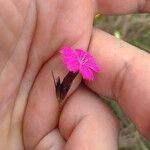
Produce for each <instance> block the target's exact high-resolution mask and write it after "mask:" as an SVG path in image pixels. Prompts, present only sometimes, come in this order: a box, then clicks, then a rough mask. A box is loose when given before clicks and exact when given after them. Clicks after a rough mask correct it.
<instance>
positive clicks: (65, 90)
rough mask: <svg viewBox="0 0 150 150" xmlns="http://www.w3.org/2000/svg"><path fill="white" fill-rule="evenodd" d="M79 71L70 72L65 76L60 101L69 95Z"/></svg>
mask: <svg viewBox="0 0 150 150" xmlns="http://www.w3.org/2000/svg"><path fill="white" fill-rule="evenodd" d="M77 74H78V72H76V73H73V72H68V74H67V75H66V76H65V78H64V79H63V81H62V83H61V86H60V87H61V88H60V101H62V100H63V99H64V98H65V96H66V95H67V93H68V91H69V89H70V87H71V85H72V82H73V80H74V79H75V77H76V76H77Z"/></svg>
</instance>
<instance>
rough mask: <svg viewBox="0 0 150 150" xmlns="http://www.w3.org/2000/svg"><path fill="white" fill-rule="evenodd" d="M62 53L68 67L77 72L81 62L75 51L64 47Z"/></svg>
mask: <svg viewBox="0 0 150 150" xmlns="http://www.w3.org/2000/svg"><path fill="white" fill-rule="evenodd" d="M60 53H61V56H62V59H63V63H64V64H65V65H66V67H67V69H68V70H69V71H72V72H77V71H78V70H79V62H78V59H77V56H76V54H75V52H74V51H73V50H72V49H71V48H68V47H64V48H61V50H60Z"/></svg>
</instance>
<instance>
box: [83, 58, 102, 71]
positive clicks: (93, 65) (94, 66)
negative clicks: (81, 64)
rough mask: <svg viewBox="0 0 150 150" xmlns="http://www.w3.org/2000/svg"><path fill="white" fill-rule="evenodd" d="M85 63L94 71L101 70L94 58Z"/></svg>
mask: <svg viewBox="0 0 150 150" xmlns="http://www.w3.org/2000/svg"><path fill="white" fill-rule="evenodd" d="M85 65H86V66H87V67H89V68H90V69H92V70H93V71H95V72H99V71H100V68H99V66H98V65H97V64H96V63H95V62H94V61H93V60H91V61H87V62H86V64H85Z"/></svg>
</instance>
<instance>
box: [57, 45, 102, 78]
mask: <svg viewBox="0 0 150 150" xmlns="http://www.w3.org/2000/svg"><path fill="white" fill-rule="evenodd" d="M60 53H61V57H62V60H63V63H64V65H65V66H66V67H67V69H68V70H69V71H70V72H73V73H75V72H79V73H80V74H81V75H82V77H83V79H86V80H93V79H94V75H93V71H95V72H99V71H100V69H99V66H98V65H97V64H96V63H95V62H94V59H93V57H92V56H91V55H90V54H89V53H88V52H86V51H83V50H81V49H75V50H72V49H71V48H68V47H65V48H61V50H60Z"/></svg>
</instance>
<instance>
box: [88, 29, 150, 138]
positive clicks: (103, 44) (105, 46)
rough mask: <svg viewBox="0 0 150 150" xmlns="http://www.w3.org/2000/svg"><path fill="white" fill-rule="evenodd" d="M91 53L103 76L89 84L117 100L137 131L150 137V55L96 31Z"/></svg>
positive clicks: (100, 92)
mask: <svg viewBox="0 0 150 150" xmlns="http://www.w3.org/2000/svg"><path fill="white" fill-rule="evenodd" d="M90 52H91V53H92V54H93V55H94V57H95V59H96V61H97V62H98V63H99V64H100V65H101V73H100V74H99V75H96V78H95V80H94V81H93V82H90V83H89V82H86V85H87V86H88V87H89V88H91V89H92V90H94V91H95V92H97V93H98V94H100V95H105V96H108V97H110V98H115V99H117V101H118V103H119V104H120V105H121V107H122V108H123V109H124V111H125V113H126V114H127V115H128V116H129V117H130V118H131V119H132V121H133V122H134V123H135V124H136V126H137V127H138V129H140V131H141V132H142V133H143V134H144V135H145V136H146V137H149V138H150V132H149V130H150V117H149V116H150V109H149V108H150V92H149V91H150V78H149V77H150V55H149V54H148V53H146V52H144V51H142V50H140V49H138V48H136V47H134V46H131V45H129V44H127V43H125V42H123V41H121V40H119V39H116V38H115V37H113V36H111V35H109V34H107V33H104V32H102V31H98V30H96V31H94V33H93V38H92V41H91V45H90Z"/></svg>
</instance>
